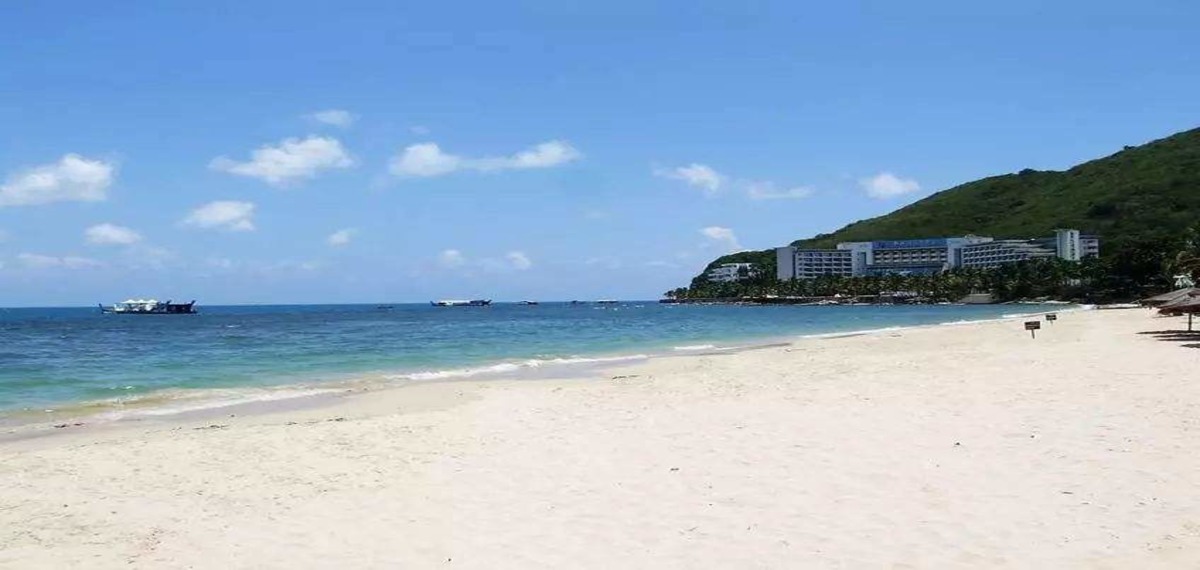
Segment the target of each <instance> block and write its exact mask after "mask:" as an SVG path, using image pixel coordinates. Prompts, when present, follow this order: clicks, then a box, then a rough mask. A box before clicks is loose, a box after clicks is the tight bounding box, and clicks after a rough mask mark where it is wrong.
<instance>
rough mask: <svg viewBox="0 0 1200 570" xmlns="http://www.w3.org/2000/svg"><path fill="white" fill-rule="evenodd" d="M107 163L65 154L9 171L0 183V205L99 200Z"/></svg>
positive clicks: (107, 180)
mask: <svg viewBox="0 0 1200 570" xmlns="http://www.w3.org/2000/svg"><path fill="white" fill-rule="evenodd" d="M114 170H115V168H114V167H113V165H112V164H111V163H107V162H104V161H101V160H90V159H87V158H84V157H82V156H79V155H77V154H68V155H65V156H63V157H62V158H60V159H58V162H55V163H53V164H43V165H41V166H35V167H33V168H29V169H27V170H24V171H22V172H18V173H16V174H13V175H10V176H9V177H8V178H7V179H6V180H5V182H4V183H3V184H0V208H2V207H4V206H34V205H38V204H49V203H52V202H99V201H102V200H104V199H106V198H107V197H108V187H109V186H111V185H112V182H113V173H114Z"/></svg>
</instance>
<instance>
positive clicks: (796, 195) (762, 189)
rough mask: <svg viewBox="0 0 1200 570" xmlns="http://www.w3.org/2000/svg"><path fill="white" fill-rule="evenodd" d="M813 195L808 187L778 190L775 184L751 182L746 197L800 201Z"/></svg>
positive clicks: (747, 187) (747, 186)
mask: <svg viewBox="0 0 1200 570" xmlns="http://www.w3.org/2000/svg"><path fill="white" fill-rule="evenodd" d="M812 195H813V189H812V188H810V187H808V186H793V187H791V188H782V189H781V188H778V187H776V186H775V183H774V182H769V181H768V182H751V183H749V184H747V185H746V196H749V197H750V199H751V200H799V199H802V198H808V197H809V196H812Z"/></svg>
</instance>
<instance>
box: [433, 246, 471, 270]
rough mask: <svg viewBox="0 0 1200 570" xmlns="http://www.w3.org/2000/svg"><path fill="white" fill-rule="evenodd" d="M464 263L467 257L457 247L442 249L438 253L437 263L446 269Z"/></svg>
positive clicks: (460, 265)
mask: <svg viewBox="0 0 1200 570" xmlns="http://www.w3.org/2000/svg"><path fill="white" fill-rule="evenodd" d="M466 263H467V258H466V257H465V256H464V255H463V253H462V252H461V251H459V250H457V249H446V250H442V253H440V254H438V265H440V266H442V267H444V268H446V269H453V268H456V267H462V266H463V265H465V264H466Z"/></svg>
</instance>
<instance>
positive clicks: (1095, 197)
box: [670, 129, 1200, 302]
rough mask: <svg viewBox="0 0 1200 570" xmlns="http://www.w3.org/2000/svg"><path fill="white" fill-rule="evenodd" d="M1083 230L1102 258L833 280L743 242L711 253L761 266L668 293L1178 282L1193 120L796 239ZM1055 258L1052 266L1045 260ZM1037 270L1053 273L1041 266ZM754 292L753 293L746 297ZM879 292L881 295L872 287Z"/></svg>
mask: <svg viewBox="0 0 1200 570" xmlns="http://www.w3.org/2000/svg"><path fill="white" fill-rule="evenodd" d="M1056 228H1078V229H1080V230H1082V231H1083V232H1084V233H1085V234H1096V235H1099V236H1100V238H1101V240H1102V241H1101V248H1100V250H1101V257H1100V258H1099V259H1095V260H1085V261H1084V262H1082V263H1080V264H1078V265H1075V264H1069V265H1074V266H1073V267H1066V266H1065V265H1064V264H1061V263H1051V262H1047V261H1044V260H1035V261H1030V262H1026V263H1020V264H1015V265H1013V266H1008V267H1003V268H999V269H997V270H994V271H987V272H982V271H978V270H973V271H972V270H955V271H950V272H947V273H944V274H941V275H935V276H907V277H906V276H888V277H879V278H875V277H861V278H825V279H817V280H814V281H812V282H808V283H804V282H801V283H796V282H779V281H776V280H775V279H774V276H775V275H776V261H775V251H774V250H763V251H745V252H739V253H734V254H730V255H726V256H722V257H720V258H718V259H716V260H714V261H713V262H712V263H711V264H709V265H708V267H706V268H705V270H704V272H707V271H708V270H709V269H711V268H712V267H715V266H717V265H720V264H723V263H747V262H748V263H754V264H756V265H757V266H758V267H759V268H761V271H760V275H759V276H758V277H757V278H755V279H751V280H745V281H741V282H738V283H708V282H707V280H706V279H704V277H703V275H704V273H701V275H700V276H698V277H697V278H696V279H693V281H692V283H691V286H690V287H687V288H681V289H676V290H675V291H671V292H670V293H671V294H672V296H673V297H677V298H687V299H701V298H718V297H720V298H728V297H738V296H753V294H752V293H756V292H764V293H766V294H791V293H792V292H797V291H804V292H806V293H808V292H816V291H820V292H828V293H829V294H843V295H854V294H857V293H856V292H857V291H871V292H885V291H897V290H903V291H922V292H924V293H926V294H928V298H930V299H936V300H956V299H955V295H958V294H959V293H962V292H963V291H966V292H990V293H993V294H994V295H996V298H997V299H998V300H1011V299H1016V298H1028V297H1034V296H1047V297H1055V298H1069V299H1077V300H1084V301H1095V302H1105V301H1120V300H1129V299H1133V298H1137V297H1138V296H1140V295H1143V294H1145V293H1146V292H1148V291H1157V290H1162V289H1163V288H1166V287H1170V286H1171V284H1172V277H1173V276H1174V275H1178V274H1180V272H1185V273H1193V274H1194V273H1195V272H1197V271H1200V129H1191V130H1188V131H1184V132H1180V133H1177V134H1175V135H1172V136H1170V137H1167V138H1164V139H1160V140H1156V141H1153V142H1150V143H1147V144H1144V145H1141V146H1135V147H1134V146H1130V147H1125V148H1124V149H1123V150H1121V151H1120V152H1117V153H1116V154H1113V155H1111V156H1107V157H1104V158H1100V159H1097V160H1093V161H1090V162H1086V163H1083V164H1080V165H1077V166H1075V167H1072V168H1070V169H1068V170H1065V171H1037V170H1032V169H1025V170H1022V171H1020V172H1018V173H1015V174H1005V175H1002V176H993V177H989V178H984V179H981V180H976V181H974V182H968V183H966V184H962V185H960V186H957V187H954V188H951V189H948V190H944V191H942V192H938V193H937V194H934V195H932V196H930V197H928V198H925V199H923V200H919V201H917V202H915V203H913V204H910V205H908V206H905V207H904V208H901V209H899V210H896V211H895V212H892V213H890V214H887V215H884V216H880V217H877V218H871V219H868V220H861V221H858V222H854V223H852V224H850V225H848V226H846V227H843V228H842V229H839V230H837V231H835V232H832V233H827V234H821V235H817V236H814V237H812V238H809V239H801V240H796V241H794V242H792V245H796V246H800V247H812V248H828V247H834V246H835V245H836V244H837V243H839V242H846V241H872V240H891V239H915V238H923V237H948V236H962V235H968V234H975V235H985V236H992V237H995V238H1001V239H1003V238H1031V237H1041V236H1049V235H1052V234H1053V232H1054V230H1055V229H1056ZM1048 266H1053V268H1051V267H1048ZM1040 272H1047V273H1046V274H1044V275H1043V274H1040ZM747 294H750V295H747ZM871 294H874V293H871Z"/></svg>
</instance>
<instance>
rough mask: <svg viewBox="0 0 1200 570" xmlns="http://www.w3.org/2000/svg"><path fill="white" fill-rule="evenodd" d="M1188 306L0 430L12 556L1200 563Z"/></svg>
mask: <svg viewBox="0 0 1200 570" xmlns="http://www.w3.org/2000/svg"><path fill="white" fill-rule="evenodd" d="M1182 322H1183V321H1182V320H1181V319H1179V318H1169V317H1152V316H1151V314H1150V313H1148V312H1142V311H1078V312H1072V313H1070V314H1063V315H1061V316H1060V319H1059V320H1058V321H1057V322H1056V323H1055V324H1053V325H1051V326H1047V327H1045V328H1044V329H1043V330H1042V331H1041V333H1040V334H1039V335H1038V337H1037V339H1036V340H1034V339H1030V337H1029V335H1028V334H1027V333H1026V332H1025V331H1024V330H1023V327H1021V326H1020V322H1019V321H1016V320H1014V319H1001V320H992V321H988V322H982V323H966V324H960V325H957V326H943V325H929V326H922V327H915V328H905V329H899V330H891V331H880V332H878V333H876V334H860V335H855V336H841V337H826V338H808V339H796V340H795V341H794V342H791V343H788V344H786V345H779V346H769V347H760V348H755V349H747V350H743V351H738V352H728V351H727V352H719V353H707V354H686V353H685V354H679V355H672V356H673V357H668V358H658V359H651V360H646V361H641V362H636V363H630V364H625V365H622V366H616V367H609V368H605V369H604V371H603V373H600V371H595V372H593V373H591V374H590V375H589V376H587V377H584V378H576V379H564V378H551V377H547V378H543V379H538V380H479V379H462V380H457V381H437V382H428V383H420V384H413V385H407V386H403V387H398V388H395V389H391V390H380V391H376V392H363V393H356V394H351V395H348V396H346V397H339V398H335V399H333V400H331V401H329V402H323V403H322V405H320V406H314V407H310V408H304V409H294V408H293V409H275V408H273V409H262V410H256V411H254V412H252V413H236V414H233V416H234V417H228V416H229V414H226V415H225V416H223V417H221V418H219V419H217V418H212V417H198V416H197V417H171V418H164V419H156V420H154V421H148V422H139V423H128V424H124V425H119V426H117V425H114V426H104V427H100V428H97V429H78V430H68V429H64V430H55V431H54V432H53V433H51V434H49V436H48V437H36V438H25V439H21V440H15V441H13V440H9V441H3V442H0V485H3V486H4V488H5V489H6V493H5V494H4V496H3V497H0V566H6V567H62V566H69V565H82V566H86V567H90V568H113V567H134V568H150V567H155V568H158V567H256V568H283V567H296V566H305V565H309V566H311V565H318V566H334V565H342V566H353V567H379V566H386V567H395V566H397V565H399V566H412V567H430V566H433V565H446V564H452V565H454V566H460V567H466V568H497V567H575V568H611V567H614V566H619V567H659V568H662V567H677V568H685V567H688V568H691V567H726V568H727V567H739V566H740V567H744V566H755V567H792V566H794V565H795V564H796V561H797V560H804V561H805V564H806V565H810V566H817V567H834V566H854V567H920V568H928V567H937V568H966V567H970V568H979V567H1018V568H1083V567H1086V568H1114V569H1115V568H1125V567H1131V566H1145V567H1150V568H1159V567H1161V568H1177V567H1188V565H1189V564H1190V563H1191V562H1194V561H1195V560H1197V559H1200V527H1197V526H1196V521H1197V520H1200V482H1198V481H1197V480H1196V479H1195V473H1196V472H1200V457H1198V456H1196V454H1194V453H1189V452H1188V450H1190V449H1194V447H1195V445H1196V442H1197V441H1200V427H1198V426H1197V425H1196V424H1195V412H1196V410H1198V409H1200V385H1197V384H1196V383H1195V382H1194V381H1193V379H1194V372H1195V366H1196V365H1197V364H1198V363H1200V361H1198V360H1197V358H1200V350H1197V349H1196V348H1192V347H1191V344H1192V343H1191V339H1193V338H1195V339H1196V346H1197V347H1200V335H1186V336H1181V335H1179V334H1174V335H1165V334H1164V333H1162V332H1159V331H1163V330H1166V329H1179V328H1180V325H1181V323H1182ZM50 545H53V547H51V546H50ZM448 561H449V562H448ZM1189 561H1190V562H1189Z"/></svg>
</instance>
